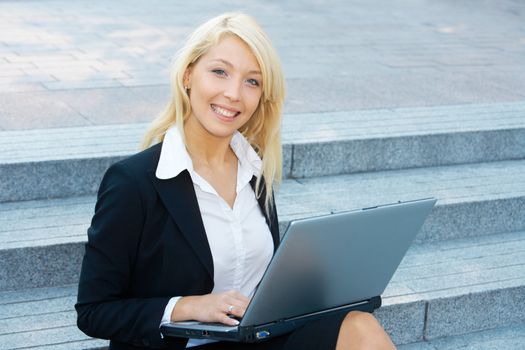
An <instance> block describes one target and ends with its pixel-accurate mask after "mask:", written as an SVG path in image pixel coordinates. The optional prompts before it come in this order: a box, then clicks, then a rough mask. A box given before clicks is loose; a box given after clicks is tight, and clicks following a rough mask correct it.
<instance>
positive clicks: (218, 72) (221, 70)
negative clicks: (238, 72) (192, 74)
mask: <svg viewBox="0 0 525 350" xmlns="http://www.w3.org/2000/svg"><path fill="white" fill-rule="evenodd" d="M212 72H213V73H215V74H217V75H221V76H223V75H226V72H225V71H224V70H223V69H213V70H212Z"/></svg>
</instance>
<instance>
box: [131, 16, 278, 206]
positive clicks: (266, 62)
mask: <svg viewBox="0 0 525 350" xmlns="http://www.w3.org/2000/svg"><path fill="white" fill-rule="evenodd" d="M226 34H230V35H236V36H237V37H239V38H240V39H241V40H242V41H244V42H245V43H246V44H247V45H248V46H249V47H250V49H251V50H252V52H253V54H254V56H255V58H256V59H257V62H258V63H259V66H260V68H261V73H262V94H261V98H260V101H259V105H258V107H257V109H256V110H255V112H254V114H253V116H252V117H251V118H250V120H249V121H248V122H247V123H246V124H245V125H244V126H242V128H240V129H239V131H240V132H241V133H242V134H243V135H244V137H246V139H247V140H248V142H249V143H250V144H251V145H252V147H253V148H254V149H255V150H256V151H257V153H258V154H259V156H260V157H261V159H262V174H261V175H262V177H263V178H264V184H265V188H266V197H265V209H266V210H267V212H268V209H269V208H270V205H269V203H270V201H271V199H272V196H273V186H274V185H275V184H276V183H278V182H280V180H281V176H282V148H281V112H282V106H283V102H284V90H285V87H284V76H283V72H282V68H281V63H280V61H279V57H278V56H277V53H276V51H275V49H274V48H273V46H272V44H271V42H270V40H269V38H268V37H267V35H266V34H265V33H264V32H263V30H262V29H261V27H260V26H259V25H258V24H257V22H255V20H254V19H253V18H252V17H250V16H248V15H246V14H243V13H225V14H222V15H220V16H217V17H214V18H212V19H210V20H209V21H207V22H206V23H204V24H202V25H201V26H199V27H198V28H197V29H196V30H195V31H194V32H193V33H192V34H191V35H190V37H189V38H188V40H187V41H186V43H185V45H184V46H183V47H182V48H181V49H180V50H179V51H178V52H177V55H176V56H175V59H174V61H173V65H172V69H171V77H170V83H171V98H170V101H169V103H168V104H167V106H166V108H165V109H164V111H163V112H162V113H161V114H160V115H159V116H158V117H157V118H156V119H155V120H154V121H153V122H152V124H151V125H150V126H149V128H148V130H147V132H146V134H145V136H144V140H143V142H142V144H141V148H142V149H145V148H147V147H149V146H151V145H152V144H154V143H158V142H162V141H163V140H164V135H165V133H166V131H167V130H168V129H169V128H170V127H171V126H173V125H176V127H177V128H178V129H179V131H180V133H181V135H183V138H184V137H185V136H184V122H185V121H186V120H187V118H188V117H189V116H190V115H191V105H190V100H189V97H188V94H187V93H186V90H185V89H184V73H185V72H186V70H187V69H188V67H190V66H191V65H192V64H194V63H195V62H197V60H198V59H199V58H200V57H201V56H202V55H204V54H205V53H206V52H207V51H208V50H209V49H210V48H211V47H212V46H214V45H216V44H217V43H218V42H219V40H220V39H221V38H222V37H223V36H224V35H226ZM255 193H256V196H257V197H259V196H260V195H261V176H259V177H258V179H257V183H256V187H255Z"/></svg>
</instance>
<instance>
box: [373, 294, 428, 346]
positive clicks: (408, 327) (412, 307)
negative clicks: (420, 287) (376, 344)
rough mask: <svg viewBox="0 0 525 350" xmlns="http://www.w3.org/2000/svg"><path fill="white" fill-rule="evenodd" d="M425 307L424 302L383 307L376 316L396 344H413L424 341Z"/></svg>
mask: <svg viewBox="0 0 525 350" xmlns="http://www.w3.org/2000/svg"><path fill="white" fill-rule="evenodd" d="M425 307H426V304H425V302H424V301H422V300H419V301H416V302H409V303H399V304H391V305H386V306H383V307H381V308H380V309H379V310H377V311H376V312H374V315H375V316H376V317H377V319H378V320H379V322H380V323H381V325H382V326H383V328H384V329H385V331H386V332H387V333H388V334H389V335H390V337H391V338H392V341H393V342H394V343H396V344H406V343H413V342H416V341H420V340H422V339H423V331H424V326H425Z"/></svg>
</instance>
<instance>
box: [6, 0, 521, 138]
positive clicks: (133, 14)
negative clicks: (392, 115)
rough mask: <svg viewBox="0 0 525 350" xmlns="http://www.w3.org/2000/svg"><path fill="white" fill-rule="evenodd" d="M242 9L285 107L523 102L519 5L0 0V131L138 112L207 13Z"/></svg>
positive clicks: (149, 104)
mask: <svg viewBox="0 0 525 350" xmlns="http://www.w3.org/2000/svg"><path fill="white" fill-rule="evenodd" d="M227 10H242V11H245V12H248V13H250V14H254V15H255V16H256V18H257V19H258V20H259V22H261V24H262V25H263V26H264V27H265V28H266V30H267V31H268V32H269V34H270V36H271V38H272V39H273V41H274V43H275V45H276V46H277V49H278V51H279V53H280V55H281V57H282V61H283V64H284V67H285V72H286V76H287V83H288V98H287V102H286V109H285V110H286V112H287V113H294V112H295V113H297V112H318V111H324V112H331V111H340V110H356V109H368V108H392V107H400V106H404V107H416V106H436V105H450V104H465V103H492V102H509V101H522V100H523V99H525V83H523V82H524V81H525V2H523V1H520V0H493V1H483V2H479V1H474V0H463V1H450V0H449V1H425V0H405V1H396V2H391V1H387V0H370V1H369V0H360V1H352V2H348V1H329V2H320V1H315V0H309V1H306V0H305V1H266V0H256V1H255V0H254V1H249V2H246V1H240V0H237V1H214V2H208V1H199V2H197V1H167V0H164V1H163V0H152V1H147V2H145V1H136V0H131V1H109V2H108V1H101V0H94V1H89V2H86V1H70V0H68V1H64V0H46V1H24V0H22V1H6V0H0V130H14V129H31V128H53V127H68V126H85V125H99V124H109V123H111V124H112V123H132V122H138V121H140V122H147V121H149V120H151V119H152V117H153V116H154V115H155V114H156V113H157V112H158V111H159V110H160V109H161V108H162V106H163V104H164V103H165V101H166V98H167V94H168V85H167V82H168V75H167V69H168V66H169V62H170V58H171V57H172V56H173V54H174V52H175V50H176V49H177V47H178V45H179V44H180V43H181V41H182V40H183V38H184V36H185V35H186V34H188V32H189V31H190V30H191V28H194V27H195V26H196V25H197V24H198V23H200V22H202V21H203V20H205V19H207V18H209V17H211V16H212V15H215V14H218V13H221V12H224V11H227Z"/></svg>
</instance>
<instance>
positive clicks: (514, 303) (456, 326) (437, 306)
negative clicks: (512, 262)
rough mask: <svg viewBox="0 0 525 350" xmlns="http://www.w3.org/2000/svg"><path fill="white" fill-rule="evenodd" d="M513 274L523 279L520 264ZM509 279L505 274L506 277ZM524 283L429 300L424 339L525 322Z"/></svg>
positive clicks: (522, 269)
mask: <svg viewBox="0 0 525 350" xmlns="http://www.w3.org/2000/svg"><path fill="white" fill-rule="evenodd" d="M519 270H521V271H516V273H515V274H514V275H515V276H519V275H521V278H522V279H523V271H524V270H525V269H524V268H523V266H521V267H520V269H519ZM507 278H508V277H507ZM523 305H525V286H524V285H522V286H520V287H515V288H508V289H501V290H493V291H490V292H487V291H484V292H481V293H472V294H465V295H461V296H458V297H456V298H443V299H436V300H432V301H430V303H429V307H428V318H427V327H426V331H425V337H426V339H434V338H439V337H444V336H450V335H455V334H465V333H471V332H475V331H479V330H483V329H489V328H494V327H501V326H507V325H511V324H516V323H524V322H525V309H524V308H523V307H522V306H523Z"/></svg>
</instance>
